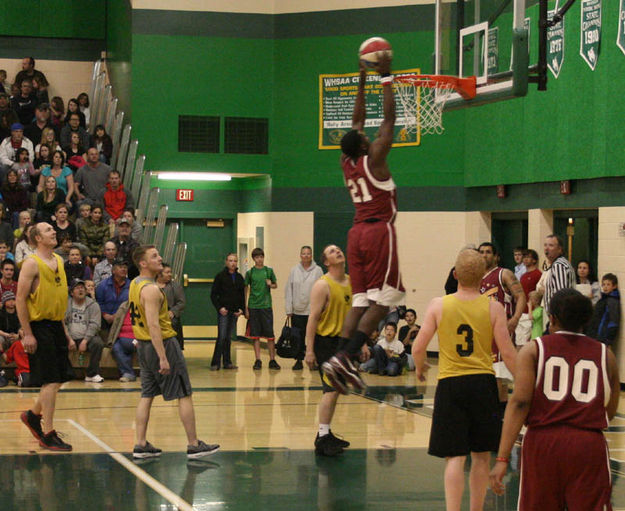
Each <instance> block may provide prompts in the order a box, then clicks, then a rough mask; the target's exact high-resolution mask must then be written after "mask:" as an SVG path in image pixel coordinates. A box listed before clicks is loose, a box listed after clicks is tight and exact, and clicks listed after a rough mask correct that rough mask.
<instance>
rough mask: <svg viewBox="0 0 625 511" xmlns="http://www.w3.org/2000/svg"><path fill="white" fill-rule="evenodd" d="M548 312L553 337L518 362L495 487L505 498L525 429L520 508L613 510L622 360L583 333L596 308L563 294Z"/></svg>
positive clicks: (570, 292)
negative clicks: (611, 448)
mask: <svg viewBox="0 0 625 511" xmlns="http://www.w3.org/2000/svg"><path fill="white" fill-rule="evenodd" d="M549 310H550V315H549V322H550V335H546V336H543V337H538V338H536V339H534V340H532V341H530V342H529V343H528V344H526V345H525V346H524V347H523V348H522V349H521V351H520V352H519V356H518V357H517V371H516V375H515V376H516V378H515V384H514V393H513V394H512V397H511V398H510V403H509V404H508V407H507V408H506V415H505V418H504V424H503V432H502V435H501V443H500V445H499V452H498V454H497V463H496V464H495V467H494V468H493V470H492V472H491V475H490V480H491V488H492V489H493V491H494V492H495V493H497V494H502V493H503V490H504V487H503V484H502V479H503V477H504V476H505V474H506V470H507V468H508V462H509V459H510V453H511V451H512V447H513V445H514V442H515V440H516V438H517V435H518V433H519V431H520V429H521V426H522V425H523V423H526V424H527V432H526V433H525V436H524V438H523V446H522V448H521V456H522V459H521V487H520V491H519V508H518V509H519V510H520V511H529V510H534V509H567V510H569V511H609V510H611V509H612V505H611V503H610V493H611V480H610V460H609V456H608V448H607V444H606V441H605V438H604V437H603V433H602V430H603V429H605V428H607V427H608V418H610V419H611V418H612V417H614V415H615V414H616V410H617V408H618V400H619V394H620V383H619V375H618V367H617V364H616V358H615V356H614V354H613V353H612V352H611V351H610V350H608V349H607V348H606V346H605V345H604V344H601V343H600V342H598V341H595V340H594V339H591V338H590V337H586V336H585V335H583V334H581V333H580V331H581V330H582V328H583V326H584V325H585V323H587V322H588V321H589V320H590V318H591V316H592V304H591V302H590V300H589V299H588V298H586V297H585V296H583V295H582V294H581V293H580V292H579V291H576V290H574V289H570V288H567V289H563V290H561V291H558V292H557V293H556V294H555V295H554V296H553V298H552V299H551V302H550V307H549ZM606 415H607V416H606Z"/></svg>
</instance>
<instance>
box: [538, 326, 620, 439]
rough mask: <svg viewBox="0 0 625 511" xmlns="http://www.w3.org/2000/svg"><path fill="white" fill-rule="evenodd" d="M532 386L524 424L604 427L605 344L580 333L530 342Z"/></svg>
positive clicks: (606, 394)
mask: <svg viewBox="0 0 625 511" xmlns="http://www.w3.org/2000/svg"><path fill="white" fill-rule="evenodd" d="M533 342H535V343H536V345H537V347H538V360H537V363H536V386H535V388H534V397H533V399H532V406H531V408H530V412H529V414H528V416H527V420H526V422H527V425H528V427H541V426H551V425H559V426H563V425H567V426H572V427H576V428H581V429H595V430H602V429H605V428H607V427H608V417H607V414H606V409H605V407H606V405H607V403H608V401H609V399H610V385H609V381H608V371H607V362H606V346H605V344H602V343H600V342H599V341H595V340H594V339H591V338H590V337H586V336H585V335H582V334H574V333H571V332H558V333H555V334H552V335H546V336H544V337H538V338H537V339H534V341H533Z"/></svg>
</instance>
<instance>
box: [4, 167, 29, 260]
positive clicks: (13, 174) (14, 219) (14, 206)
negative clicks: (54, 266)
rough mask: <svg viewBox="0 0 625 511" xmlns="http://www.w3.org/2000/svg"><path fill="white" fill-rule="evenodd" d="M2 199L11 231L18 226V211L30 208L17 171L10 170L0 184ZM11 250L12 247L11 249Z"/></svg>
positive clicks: (26, 193)
mask: <svg viewBox="0 0 625 511" xmlns="http://www.w3.org/2000/svg"><path fill="white" fill-rule="evenodd" d="M2 198H3V200H4V205H5V206H6V209H7V219H9V220H10V221H11V224H12V227H13V229H15V228H16V227H17V226H18V219H19V214H20V211H24V210H25V209H28V208H29V207H30V201H29V198H28V192H27V191H26V189H25V188H24V187H23V186H22V185H21V184H20V182H19V177H18V175H17V171H16V170H14V169H11V170H9V171H8V172H7V177H6V178H5V180H4V183H3V184H2ZM11 248H13V247H11Z"/></svg>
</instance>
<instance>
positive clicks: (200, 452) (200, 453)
mask: <svg viewBox="0 0 625 511" xmlns="http://www.w3.org/2000/svg"><path fill="white" fill-rule="evenodd" d="M218 450H219V444H207V443H205V442H202V440H198V442H197V445H189V446H187V458H190V459H195V458H202V457H204V456H210V455H211V454H215V453H216V452H217V451H218Z"/></svg>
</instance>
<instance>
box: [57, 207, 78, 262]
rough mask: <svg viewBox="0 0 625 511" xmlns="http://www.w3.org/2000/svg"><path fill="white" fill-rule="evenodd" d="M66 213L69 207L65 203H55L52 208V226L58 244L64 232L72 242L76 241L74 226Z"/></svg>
mask: <svg viewBox="0 0 625 511" xmlns="http://www.w3.org/2000/svg"><path fill="white" fill-rule="evenodd" d="M68 215H69V209H68V207H67V204H66V203H64V202H62V203H60V204H57V206H56V209H55V210H54V216H55V220H54V222H53V223H52V226H53V227H54V230H55V231H56V241H58V243H59V245H60V244H61V241H60V240H61V237H62V236H63V235H65V234H66V235H67V236H69V239H70V240H71V241H72V242H75V241H77V233H76V226H75V225H74V224H73V223H72V222H71V221H70V220H69V219H68ZM81 251H82V249H81Z"/></svg>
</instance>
